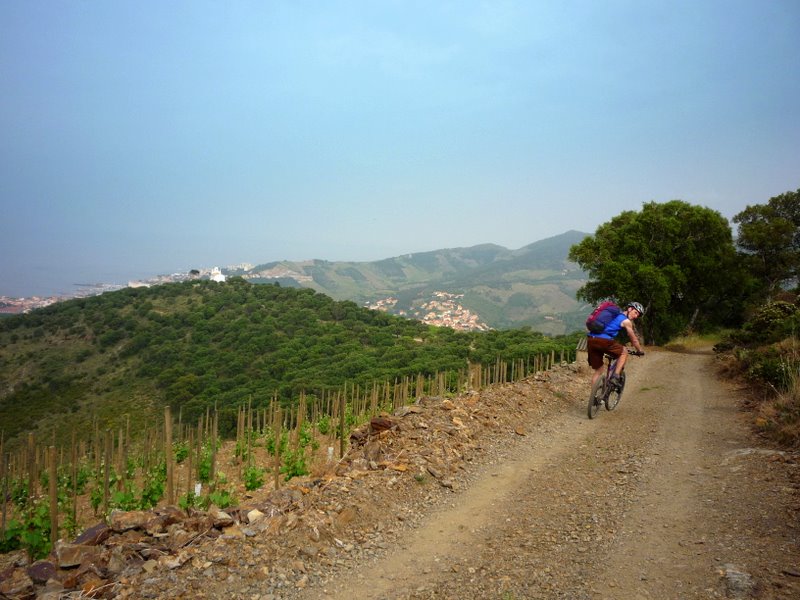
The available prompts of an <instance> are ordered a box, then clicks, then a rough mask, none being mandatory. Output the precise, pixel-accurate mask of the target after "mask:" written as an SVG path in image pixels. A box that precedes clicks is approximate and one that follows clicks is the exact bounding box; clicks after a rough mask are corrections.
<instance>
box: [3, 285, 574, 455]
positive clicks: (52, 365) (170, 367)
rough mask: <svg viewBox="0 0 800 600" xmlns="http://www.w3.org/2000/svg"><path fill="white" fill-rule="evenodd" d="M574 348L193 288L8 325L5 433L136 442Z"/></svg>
mask: <svg viewBox="0 0 800 600" xmlns="http://www.w3.org/2000/svg"><path fill="white" fill-rule="evenodd" d="M562 348H564V349H567V348H569V349H571V348H574V340H566V339H562V340H553V339H548V338H545V337H544V336H543V335H541V334H537V333H533V332H522V331H504V332H489V333H486V334H478V333H466V332H456V331H453V330H451V329H446V328H434V327H429V326H426V325H424V324H422V323H420V322H418V321H414V320H410V319H402V318H399V317H394V316H392V315H387V314H384V313H381V312H378V311H373V310H368V309H366V308H362V307H358V306H356V305H355V304H354V303H353V302H349V301H334V300H333V299H331V298H330V297H329V296H326V295H324V294H320V293H317V292H315V291H314V290H311V289H295V288H284V287H280V286H276V285H251V284H249V283H247V282H246V281H243V280H242V279H237V278H234V279H231V280H229V281H228V282H227V283H222V284H219V283H215V282H211V281H188V282H185V283H173V284H164V285H159V286H154V287H152V288H126V289H124V290H120V291H117V292H108V293H106V294H102V295H100V296H94V297H90V298H83V299H74V300H69V301H65V302H60V303H57V304H54V305H52V306H50V307H47V308H43V309H40V310H36V311H33V312H32V313H30V314H27V315H19V316H15V317H9V318H7V319H4V320H2V321H0V431H2V432H3V434H4V439H5V440H9V438H14V437H15V436H17V435H19V434H20V433H24V432H26V431H31V430H34V429H37V428H38V430H39V433H38V434H37V438H41V435H42V434H44V435H48V437H49V434H51V433H55V435H56V436H57V437H59V438H61V439H64V437H67V439H68V436H69V434H70V433H71V432H72V431H80V432H91V431H92V430H93V428H94V425H95V424H97V425H98V426H99V427H101V428H106V427H116V426H119V425H120V424H124V423H125V422H126V415H129V416H130V418H131V421H132V423H131V425H132V431H136V430H137V428H138V427H140V426H141V425H142V424H144V423H147V422H150V423H152V422H154V421H158V419H159V413H160V412H161V411H163V408H164V406H165V405H170V406H171V407H172V408H173V410H174V412H175V414H176V415H178V414H182V415H183V417H184V419H186V420H187V421H189V420H193V419H196V418H197V417H198V416H199V415H201V414H204V413H205V412H206V410H207V409H208V408H209V407H214V406H217V407H218V408H219V410H220V430H221V432H222V433H223V434H225V433H228V432H229V431H231V430H233V431H235V429H236V417H237V410H238V407H239V406H241V405H244V404H246V403H248V402H250V401H252V402H253V404H254V405H255V406H259V405H260V406H263V405H266V404H267V403H268V402H269V400H270V399H271V398H273V396H276V395H277V397H278V398H279V399H280V400H281V401H282V402H284V403H287V404H288V403H292V402H293V401H295V400H296V399H297V397H298V395H299V394H300V393H301V392H302V393H305V394H307V395H308V397H309V398H310V397H312V396H313V397H317V398H319V397H321V396H322V395H323V394H325V393H327V392H331V391H333V390H336V389H339V388H340V387H341V386H342V385H343V384H345V383H346V382H347V383H349V384H350V385H353V384H356V385H361V386H362V387H364V386H367V385H371V384H374V383H375V382H381V383H382V382H387V381H394V380H395V379H397V378H403V377H408V378H413V377H416V376H417V375H423V376H425V377H427V376H432V375H434V374H436V373H439V372H445V371H451V372H458V371H459V370H461V369H464V368H465V367H466V365H467V362H468V361H471V362H473V363H483V364H488V363H494V361H495V360H496V358H497V357H501V358H502V359H503V360H513V359H526V358H528V357H530V356H533V355H536V354H537V353H539V352H549V351H550V350H555V351H557V352H558V351H560V350H561V349H562Z"/></svg>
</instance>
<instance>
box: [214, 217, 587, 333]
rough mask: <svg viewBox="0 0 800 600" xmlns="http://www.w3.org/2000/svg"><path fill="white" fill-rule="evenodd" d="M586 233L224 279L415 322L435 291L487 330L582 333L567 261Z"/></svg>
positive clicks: (577, 280) (241, 271)
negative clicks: (377, 309)
mask: <svg viewBox="0 0 800 600" xmlns="http://www.w3.org/2000/svg"><path fill="white" fill-rule="evenodd" d="M587 235H589V234H586V233H582V232H579V231H567V232H565V233H563V234H561V235H557V236H554V237H551V238H547V239H544V240H541V241H538V242H534V243H532V244H529V245H527V246H524V247H522V248H520V249H518V250H509V249H507V248H504V247H502V246H498V245H495V244H481V245H478V246H471V247H468V248H448V249H443V250H434V251H430V252H419V253H414V254H405V255H402V256H397V257H394V258H387V259H383V260H378V261H373V262H331V261H326V260H309V261H302V262H293V261H280V262H271V263H265V264H261V265H257V266H255V267H252V268H248V269H245V268H243V267H235V268H228V269H223V273H224V274H225V275H227V276H241V277H243V278H245V279H247V280H249V281H251V282H252V283H275V282H278V283H280V284H281V285H284V286H293V287H307V288H311V289H314V290H315V291H318V292H322V293H324V294H327V295H328V296H330V297H332V298H333V299H335V300H351V301H353V302H355V303H357V304H360V305H367V306H371V305H380V306H381V307H382V308H383V309H384V310H387V311H388V312H390V313H393V314H399V315H405V316H411V317H415V318H418V317H419V316H420V314H421V313H422V312H424V310H426V309H425V307H426V306H428V305H429V303H430V302H431V300H432V299H433V298H434V297H435V294H436V293H437V292H446V293H447V294H448V295H451V296H453V297H455V298H456V299H457V302H458V304H460V305H461V306H462V307H463V308H465V309H467V310H468V311H469V312H471V313H473V314H477V316H478V319H479V320H480V321H481V322H482V323H485V324H486V325H488V326H489V327H491V328H495V329H505V328H516V327H525V326H527V327H530V328H532V329H534V330H536V331H541V332H542V333H546V334H551V335H559V334H563V333H569V332H571V331H574V330H577V329H581V328H582V327H583V321H584V320H585V318H586V312H587V308H588V307H587V305H586V304H585V303H582V302H579V301H578V300H577V299H576V298H575V293H576V291H577V290H578V288H580V287H581V286H582V285H583V284H584V283H586V280H587V277H586V274H585V273H584V272H583V271H582V270H581V269H580V268H579V267H578V265H577V264H575V263H572V262H570V261H569V260H568V259H567V256H568V254H569V249H570V247H571V246H572V245H574V244H577V243H579V242H580V241H581V240H582V239H583V238H585V237H586V236H587Z"/></svg>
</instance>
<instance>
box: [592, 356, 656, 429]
mask: <svg viewBox="0 0 800 600" xmlns="http://www.w3.org/2000/svg"><path fill="white" fill-rule="evenodd" d="M626 352H627V353H628V354H632V355H634V356H642V354H644V352H637V351H636V350H627V349H626ZM605 360H606V362H607V363H608V367H606V372H605V373H603V374H602V375H600V377H599V378H598V379H597V381H595V382H594V385H592V391H591V393H590V394H589V408H588V411H587V412H588V413H589V418H590V419H594V418H595V416H596V415H597V411H599V410H600V407H601V406H602V405H604V404H605V406H606V410H614V409H615V408H617V404H619V400H620V398H621V397H622V390H624V389H625V370H624V369H623V371H622V373H620V374H619V382H618V383H617V385H614V384H612V383H610V382H609V380H610V379H611V374H612V373H613V372H614V370H615V369H616V368H617V357H615V356H613V355H611V354H606V355H605Z"/></svg>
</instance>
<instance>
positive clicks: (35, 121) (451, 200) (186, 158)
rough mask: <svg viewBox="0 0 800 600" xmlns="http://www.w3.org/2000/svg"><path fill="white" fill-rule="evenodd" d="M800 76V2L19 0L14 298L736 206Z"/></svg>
mask: <svg viewBox="0 0 800 600" xmlns="http://www.w3.org/2000/svg"><path fill="white" fill-rule="evenodd" d="M798 98H800V3H799V2H797V0H774V1H770V0H753V1H741V0H726V1H698V0H694V1H677V2H656V1H652V2H651V1H641V0H639V1H613V0H611V1H601V2H597V1H594V0H592V1H588V0H586V1H571V2H570V1H566V2H562V1H559V2H549V1H548V2H535V1H531V0H526V1H519V2H516V1H502V0H500V1H497V2H477V1H469V0H465V1H443V2H430V1H425V2H414V1H410V2H400V1H381V0H370V1H367V0H365V1H337V0H331V1H327V2H326V1H321V0H320V1H317V2H307V1H298V0H291V1H286V2H283V1H266V0H265V1H261V2H236V1H233V2H229V3H228V2H225V3H223V2H202V1H198V0H192V1H186V2H180V1H174V2H173V1H170V2H162V1H158V2H152V1H149V0H137V1H136V2H126V1H121V0H115V1H114V2H89V1H77V0H76V1H70V2H67V1H59V0H50V1H31V0H0V211H2V218H0V254H1V255H2V265H3V268H2V270H1V271H2V272H0V295H2V294H9V295H26V294H31V293H42V292H44V288H47V287H48V286H49V287H53V286H55V285H56V283H55V282H56V281H57V282H58V286H61V288H63V287H64V285H67V284H64V283H62V282H64V281H66V282H70V281H71V282H84V281H89V280H91V281H109V282H111V280H114V279H118V280H120V281H121V282H123V283H124V282H125V281H127V279H128V278H134V277H140V276H145V275H147V274H156V273H166V272H172V271H176V270H188V269H190V268H200V267H209V266H214V265H220V266H223V265H228V264H234V263H240V262H251V263H262V262H269V261H274V260H283V259H288V260H300V259H307V258H323V259H328V260H376V259H381V258H386V257H390V256H397V255H400V254H405V253H409V252H418V251H426V250H435V249H439V248H448V247H459V246H472V245H475V244H481V243H495V244H500V245H502V246H505V247H507V248H519V247H522V246H525V245H527V244H529V243H531V242H534V241H537V240H540V239H544V238H547V237H550V236H553V235H557V234H560V233H563V232H564V231H567V230H570V229H578V230H581V231H587V232H590V233H591V232H593V231H594V230H595V229H596V228H597V227H598V226H599V225H600V224H601V223H603V222H605V221H607V220H609V219H610V218H611V217H613V216H614V215H616V214H618V213H619V212H621V211H622V210H628V209H632V210H638V209H639V208H640V207H641V205H642V203H643V202H648V201H668V200H672V199H682V200H685V201H687V202H690V203H692V204H697V205H702V206H707V207H710V208H713V209H715V210H718V211H719V212H720V213H722V215H723V216H725V217H727V218H731V217H733V215H735V214H736V213H737V212H739V211H741V210H742V209H744V208H745V207H746V206H747V205H749V204H763V203H766V202H767V201H768V200H769V198H771V197H773V196H775V195H778V194H781V193H783V192H786V191H790V190H796V189H798V188H800V144H799V143H798V142H800V101H798ZM26 290H30V291H27V292H26Z"/></svg>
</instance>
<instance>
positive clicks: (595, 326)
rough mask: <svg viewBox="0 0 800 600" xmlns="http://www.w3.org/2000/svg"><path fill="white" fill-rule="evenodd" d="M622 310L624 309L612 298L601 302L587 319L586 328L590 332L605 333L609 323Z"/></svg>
mask: <svg viewBox="0 0 800 600" xmlns="http://www.w3.org/2000/svg"><path fill="white" fill-rule="evenodd" d="M621 312H622V309H621V308H620V307H619V306H617V305H616V304H614V303H613V302H611V301H610V300H606V301H605V302H601V303H600V305H599V306H598V307H597V308H595V309H594V310H593V311H592V314H590V315H589V316H588V318H587V319H586V329H588V330H589V332H590V333H603V331H605V329H606V327H607V326H608V324H609V323H611V321H613V320H614V318H615V317H616V316H617V315H618V314H619V313H621Z"/></svg>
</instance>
